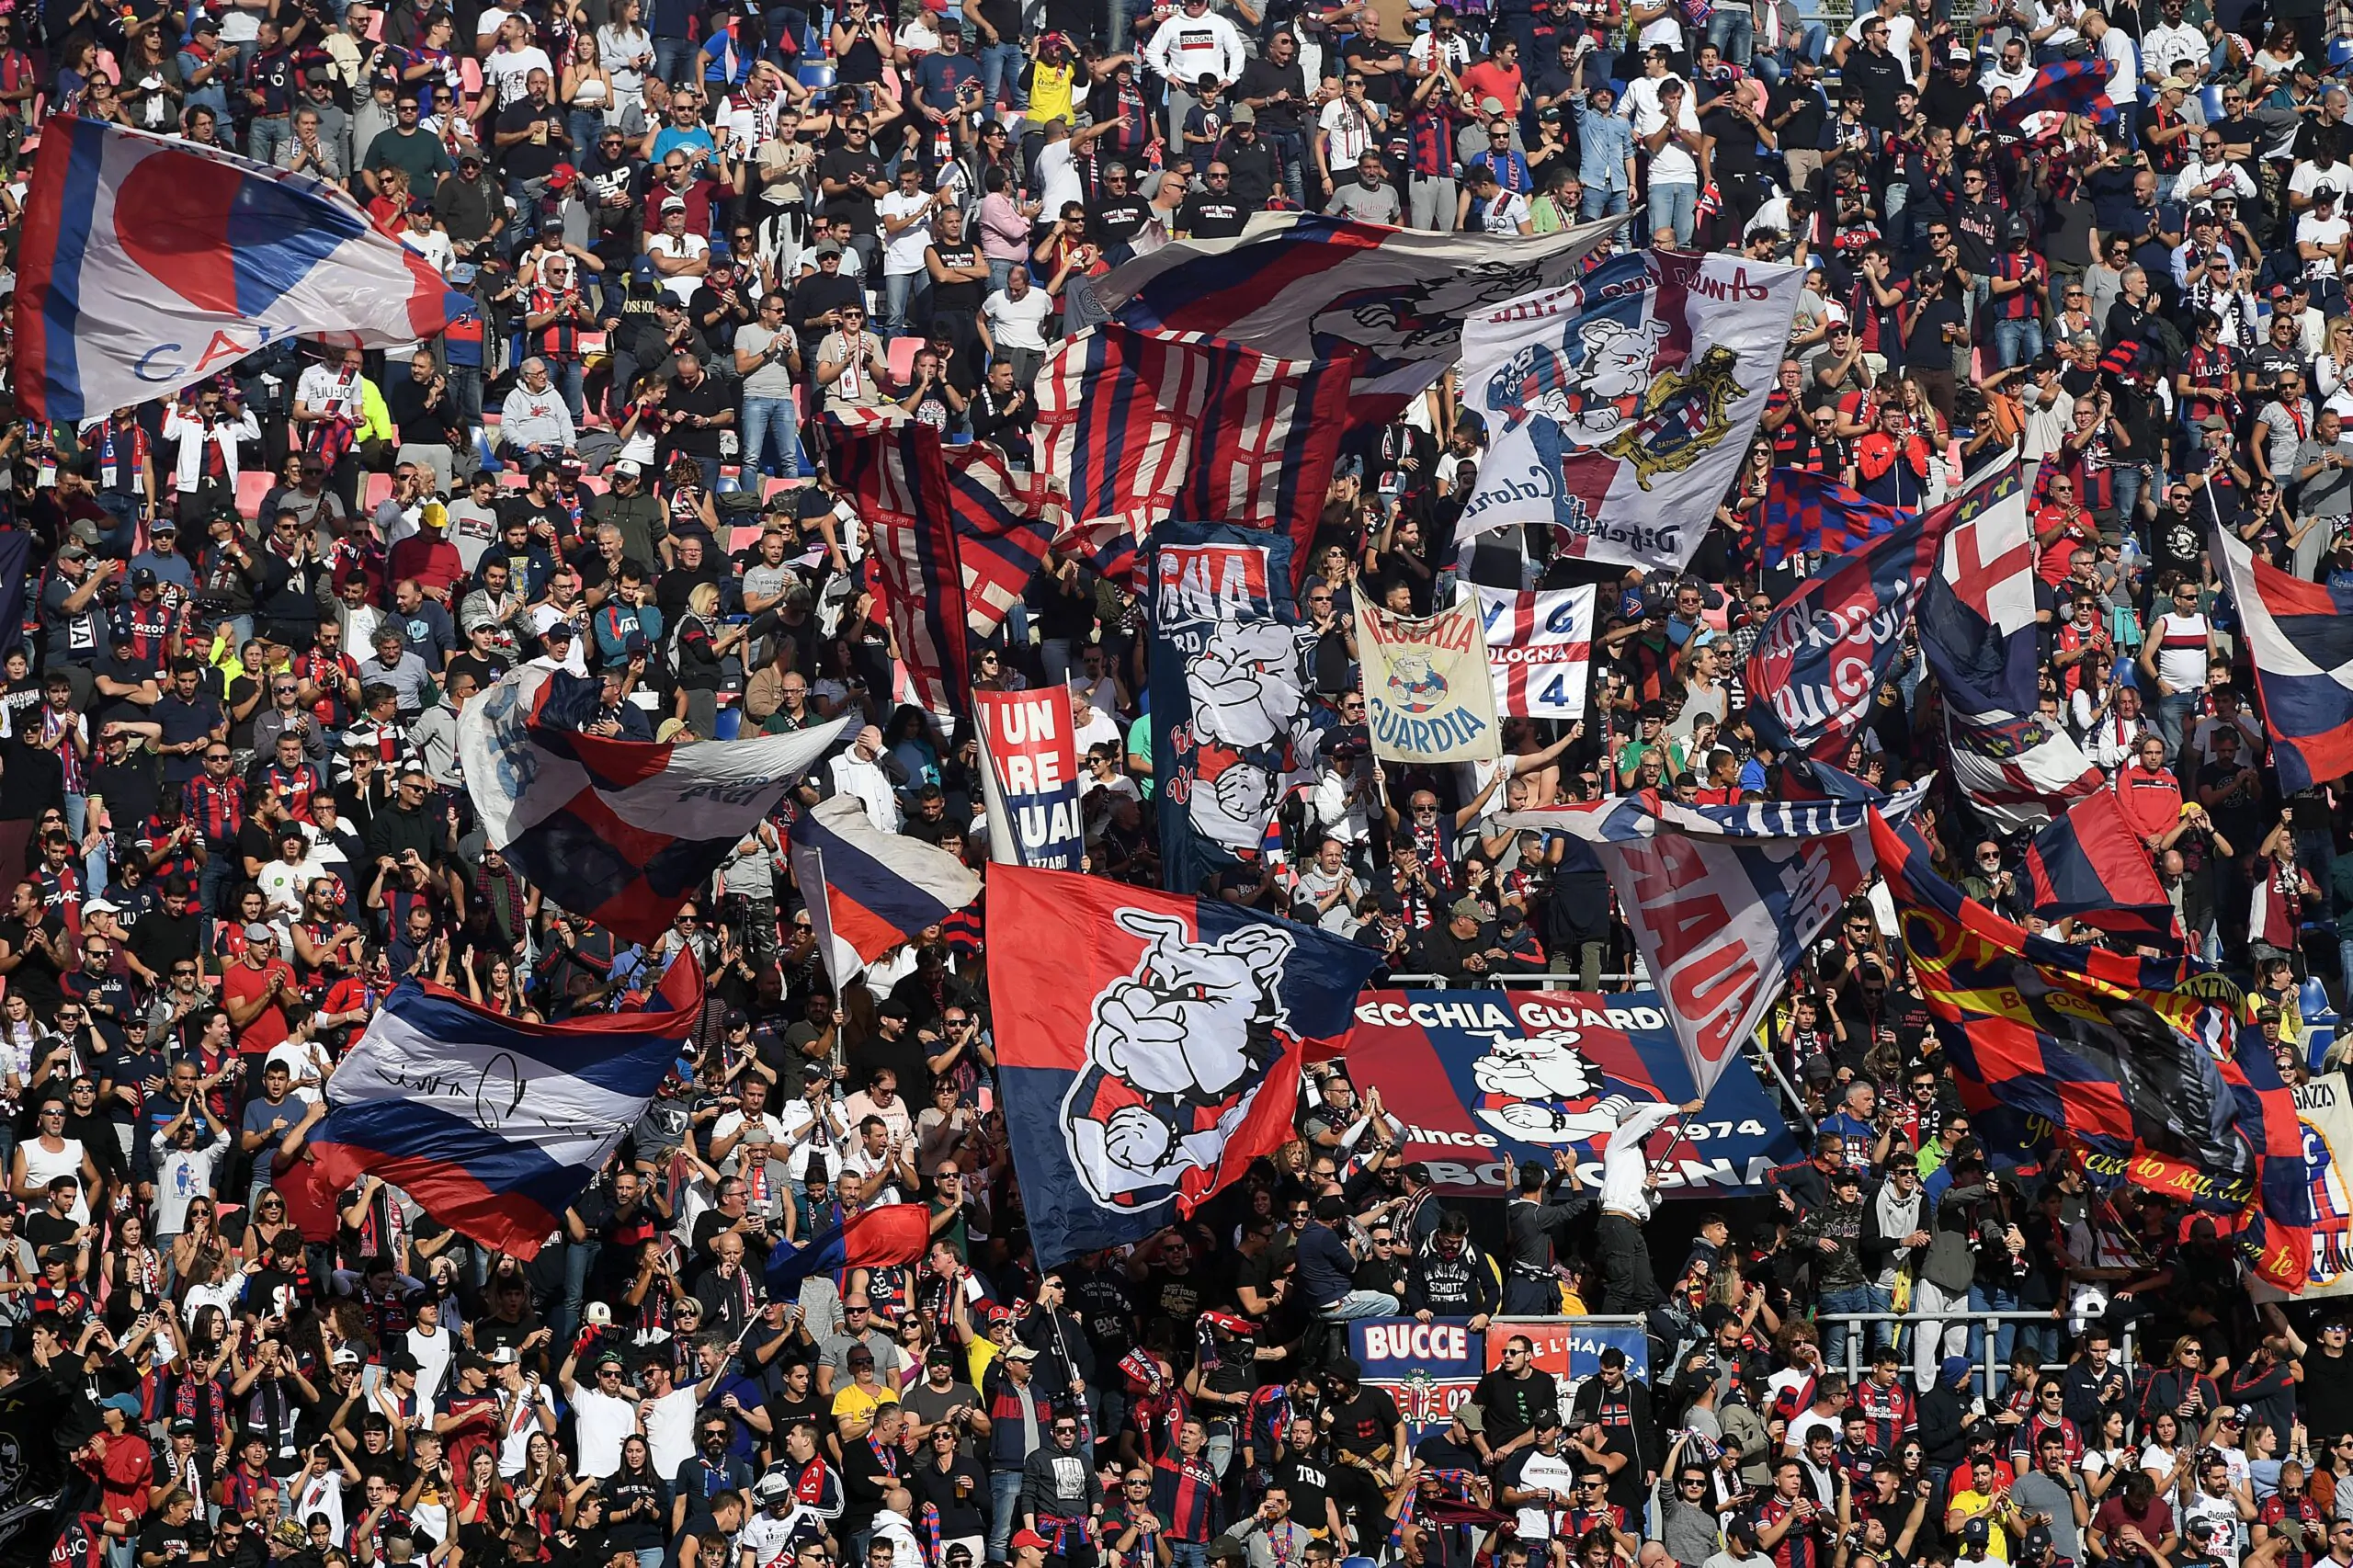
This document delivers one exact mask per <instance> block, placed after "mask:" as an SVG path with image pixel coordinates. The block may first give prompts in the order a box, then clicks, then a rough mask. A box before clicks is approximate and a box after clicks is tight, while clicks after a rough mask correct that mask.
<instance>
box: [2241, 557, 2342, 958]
mask: <svg viewBox="0 0 2353 1568" xmlns="http://www.w3.org/2000/svg"><path fill="white" fill-rule="evenodd" d="M2212 551H2213V553H2212V557H2211V559H2212V560H2213V562H2214V563H2215V564H2216V565H2218V566H2220V567H2222V572H2223V580H2224V581H2225V582H2226V583H2228V584H2229V585H2230V590H2231V602H2232V603H2233V604H2234V605H2235V606H2236V607H2237V608H2238V612H2239V630H2240V632H2241V634H2242V635H2243V636H2244V637H2245V639H2246V645H2247V652H2248V653H2250V654H2251V655H2252V656H2253V662H2254V665H2255V690H2256V696H2257V697H2259V698H2261V699H2263V721H2264V723H2265V724H2266V725H2268V727H2269V729H2270V733H2271V740H2272V748H2271V761H2272V765H2273V766H2274V767H2277V768H2278V769H2279V788H2280V789H2281V790H2283V791H2286V792H2288V793H2290V794H2292V793H2294V792H2295V791H2296V790H2309V789H2311V788H2312V786H2313V782H2314V781H2315V780H2318V779H2323V778H2341V777H2342V776H2344V775H2345V774H2347V773H2353V594H2348V593H2347V592H2345V591H2344V590H2342V589H2340V588H2333V587H2330V586H2329V585H2326V584H2324V583H2311V582H2306V581H2304V580H2303V579H2302V578H2300V577H2296V576H2293V575H2291V574H2289V573H2286V572H2282V571H2280V570H2279V568H2278V567H2276V566H2274V565H2272V564H2271V562H2268V561H2263V560H2259V559H2257V558H2256V554H2255V552H2254V551H2251V550H2249V549H2248V548H2247V547H2246V546H2245V545H2244V544H2242V543H2240V542H2239V540H2236V539H2235V538H2234V537H2233V536H2232V535H2231V534H2230V532H2229V531H2228V530H2227V529H2223V528H2216V529H2215V530H2214V539H2213V546H2212ZM2290 946H2293V944H2292V943H2290Z"/></svg>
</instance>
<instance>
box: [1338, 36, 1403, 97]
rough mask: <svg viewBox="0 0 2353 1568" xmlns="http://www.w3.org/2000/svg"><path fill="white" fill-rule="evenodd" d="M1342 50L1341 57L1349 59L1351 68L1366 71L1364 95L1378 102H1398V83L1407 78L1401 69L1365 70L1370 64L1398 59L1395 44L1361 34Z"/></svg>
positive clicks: (1379, 63)
mask: <svg viewBox="0 0 2353 1568" xmlns="http://www.w3.org/2000/svg"><path fill="white" fill-rule="evenodd" d="M1340 52H1341V57H1342V58H1343V59H1345V60H1347V62H1348V69H1349V70H1351V71H1364V96H1365V97H1368V98H1370V99H1371V100H1372V101H1373V102H1374V103H1377V104H1384V105H1386V104H1393V103H1395V102H1396V100H1397V92H1398V85H1399V84H1400V83H1401V82H1403V81H1404V79H1405V78H1404V73H1403V72H1401V71H1365V67H1366V66H1367V65H1368V64H1372V65H1381V64H1385V63H1387V62H1390V61H1392V60H1394V59H1396V58H1397V54H1398V50H1397V46H1396V45H1395V44H1393V43H1383V42H1381V40H1379V39H1377V38H1366V37H1363V36H1361V35H1359V36H1358V37H1357V38H1355V39H1352V40H1349V42H1348V46H1347V48H1346V49H1344V50H1342V51H1340Z"/></svg>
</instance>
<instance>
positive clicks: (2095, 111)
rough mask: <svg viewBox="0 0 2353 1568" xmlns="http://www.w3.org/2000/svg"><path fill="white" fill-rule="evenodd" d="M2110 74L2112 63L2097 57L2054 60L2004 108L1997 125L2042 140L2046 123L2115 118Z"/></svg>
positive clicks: (1999, 112) (2002, 128)
mask: <svg viewBox="0 0 2353 1568" xmlns="http://www.w3.org/2000/svg"><path fill="white" fill-rule="evenodd" d="M2108 74H2109V65H2108V62H2107V61H2105V60H2102V59H2100V58H2098V57H2097V56H2094V57H2092V58H2090V59H2086V60H2059V61H2053V62H2052V63H2051V64H2049V65H2045V66H2043V67H2042V68H2041V69H2040V70H2039V71H2037V72H2036V73H2035V74H2034V80H2033V81H2031V82H2029V83H2028V84H2027V85H2026V91H2024V92H2022V93H2020V94H2019V95H2018V97H2014V98H2012V99H2011V100H2010V101H2009V102H2008V103H2006V104H2005V105H2003V106H2002V108H2001V109H2000V110H1999V111H1997V112H1996V113H1995V115H1994V116H1993V121H1994V124H1995V127H1996V128H1997V129H1999V130H2004V131H2029V132H2030V133H2032V134H2034V135H2036V136H2038V137H2040V135H2041V134H2042V133H2043V124H2044V122H2045V121H2048V122H2052V123H2055V122H2056V121H2058V120H2062V119H2065V118H2066V117H2067V116H2069V115H2074V114H2079V115H2083V116H2085V117H2086V118H2087V119H2095V120H2104V119H2115V118H2116V105H2115V104H2113V103H2112V102H2110V101H2109V96H2108Z"/></svg>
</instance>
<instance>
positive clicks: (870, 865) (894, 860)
mask: <svg viewBox="0 0 2353 1568" xmlns="http://www.w3.org/2000/svg"><path fill="white" fill-rule="evenodd" d="M792 880H793V881H795V882H796V883H798V884H799V885H800V888H801V896H802V897H803V898H804V899H806V900H807V901H808V903H809V919H810V924H811V926H813V934H814V935H815V937H816V938H817V951H818V953H819V955H820V956H822V957H823V958H824V960H825V969H826V971H827V972H828V973H829V974H831V975H832V976H833V979H834V985H835V989H836V990H838V989H839V988H840V987H842V986H843V985H845V984H847V983H849V982H850V981H851V980H852V979H854V978H855V977H856V976H857V975H858V973H859V971H862V970H864V969H865V968H866V966H867V965H868V964H870V963H871V962H873V961H874V960H876V959H878V958H880V957H881V956H882V955H883V954H884V953H886V952H888V951H890V950H891V949H892V948H895V947H897V946H899V944H901V943H902V942H906V941H910V940H912V939H913V938H914V937H915V935H916V933H918V932H920V931H922V930H923V929H925V928H926V926H937V925H938V924H940V923H941V922H942V921H944V920H946V919H947V918H948V917H949V915H952V914H954V913H955V912H956V911H958V910H960V909H961V908H963V907H964V906H965V905H966V904H969V903H972V901H973V900H974V899H976V898H978V897H980V896H981V879H980V878H978V877H976V876H974V875H973V874H972V872H971V871H970V870H968V869H966V868H965V866H964V864H963V862H962V861H961V860H959V859H957V858H956V857H955V856H953V855H951V854H949V852H948V851H947V850H945V849H939V848H935V847H934V846H931V845H928V844H926V843H924V842H923V841H922V840H920V839H915V838H908V837H905V836H904V835H900V834H895V833H884V832H883V831H882V830H881V829H880V828H878V827H876V826H875V825H874V824H873V823H871V822H870V821H869V820H868V819H867V815H866V808H865V806H864V805H863V804H861V803H860V802H859V801H858V798H857V797H856V796H854V795H836V796H835V797H834V798H833V799H832V800H830V801H824V802H822V803H821V804H819V805H818V806H817V807H816V809H815V810H813V811H807V812H801V815H800V816H798V817H796V818H795V819H794V820H793V824H792Z"/></svg>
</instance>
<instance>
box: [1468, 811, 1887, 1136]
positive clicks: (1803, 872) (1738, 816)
mask: <svg viewBox="0 0 2353 1568" xmlns="http://www.w3.org/2000/svg"><path fill="white" fill-rule="evenodd" d="M1926 794H1927V784H1926V783H1925V782H1923V783H1921V784H1917V785H1915V786H1914V787H1913V788H1911V789H1909V790H1904V792H1903V793H1902V794H1899V795H1897V796H1896V797H1895V798H1894V799H1893V801H1890V802H1889V803H1888V806H1887V813H1886V814H1887V816H1888V818H1889V820H1891V821H1896V822H1900V821H1902V820H1904V818H1905V817H1907V816H1909V815H1910V814H1911V812H1912V810H1913V808H1914V807H1915V806H1917V805H1918V804H1919V803H1920V801H1921V799H1922V797H1923V796H1925V795H1926ZM1870 812H1871V808H1870V805H1869V804H1868V803H1865V802H1862V801H1756V802H1753V803H1750V804H1746V805H1738V806H1678V805H1675V804H1673V803H1671V802H1666V801H1661V800H1660V799H1659V797H1658V795H1657V794H1656V792H1655V791H1648V790H1646V791H1644V792H1643V793H1642V794H1640V795H1628V796H1623V797H1620V798H1619V799H1617V800H1610V801H1594V802H1592V803H1591V804H1588V805H1577V806H1550V807H1545V808H1543V809H1541V810H1538V811H1528V812H1505V813H1504V814H1503V816H1502V817H1501V818H1499V819H1498V821H1499V822H1500V823H1501V824H1502V825H1504V826H1506V827H1508V828H1514V829H1518V828H1531V827H1532V828H1536V829H1539V830H1540V831H1544V832H1552V833H1566V834H1570V835H1574V837H1576V838H1579V839H1581V840H1583V841H1584V842H1585V843H1586V844H1588V845H1590V846H1592V848H1593V852H1594V854H1595V856H1596V857H1597V858H1598V859H1599V860H1600V861H1601V863H1602V865H1603V866H1604V867H1605V868H1606V869H1608V872H1609V885H1610V886H1611V887H1612V888H1614V889H1616V890H1617V893H1618V906H1619V912H1620V914H1621V915H1624V916H1625V919H1626V925H1627V927H1628V928H1629V929H1630V930H1631V932H1632V933H1633V937H1634V949H1635V951H1637V952H1639V953H1640V954H1641V955H1642V959H1643V966H1644V967H1645V968H1646V969H1648V971H1650V977H1651V983H1653V984H1654V985H1656V986H1657V987H1658V993H1659V996H1660V999H1661V1000H1662V1001H1663V1002H1664V1003H1665V1007H1666V1016H1667V1018H1668V1020H1669V1022H1671V1023H1672V1024H1673V1025H1674V1028H1675V1038H1676V1040H1677V1043H1678V1044H1679V1045H1681V1046H1682V1048H1683V1056H1684V1060H1685V1062H1687V1063H1688V1065H1689V1067H1690V1069H1691V1077H1692V1081H1693V1082H1694V1083H1695V1084H1697V1085H1698V1086H1699V1088H1698V1092H1699V1095H1701V1096H1706V1095H1707V1093H1708V1092H1709V1091H1710V1090H1711V1089H1712V1088H1714V1087H1715V1083H1716V1079H1717V1078H1718V1077H1719V1076H1721V1075H1722V1073H1723V1071H1724V1068H1725V1066H1726V1065H1727V1064H1728V1063H1729V1062H1731V1060H1732V1058H1733V1054H1734V1053H1735V1052H1737V1051H1739V1049H1740V1046H1741V1042H1742V1041H1744V1040H1747V1039H1748V1038H1749V1036H1750V1035H1752V1034H1753V1033H1755V1032H1756V1027H1757V1025H1759V1024H1761V1023H1762V1022H1764V1019H1765V1014H1766V1011H1767V1010H1768V1008H1770V1007H1771V1006H1772V1005H1773V999H1774V998H1775V997H1776V996H1778V995H1779V994H1780V992H1781V986H1782V983H1784V982H1785V981H1786V980H1787V979H1788V978H1789V975H1790V971H1792V970H1794V969H1795V968H1796V967H1797V962H1798V960H1799V959H1800V958H1801V957H1802V955H1803V954H1804V952H1805V949H1806V944H1808V943H1809V942H1812V941H1813V938H1814V937H1816V936H1818V935H1820V934H1821V932H1822V929H1823V928H1824V926H1828V925H1829V924H1830V922H1831V921H1832V920H1833V919H1835V918H1836V915H1837V914H1838V911H1839V910H1840V909H1841V908H1842V907H1844V905H1845V904H1846V902H1847V898H1848V897H1849V896H1851V895H1852V894H1853V893H1854V892H1856V891H1857V890H1858V889H1859V888H1860V887H1861V886H1862V885H1863V883H1864V881H1865V880H1866V879H1867V878H1868V877H1869V876H1870V871H1871V867H1872V865H1873V864H1874V862H1873V859H1872V857H1871V839H1870Z"/></svg>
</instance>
